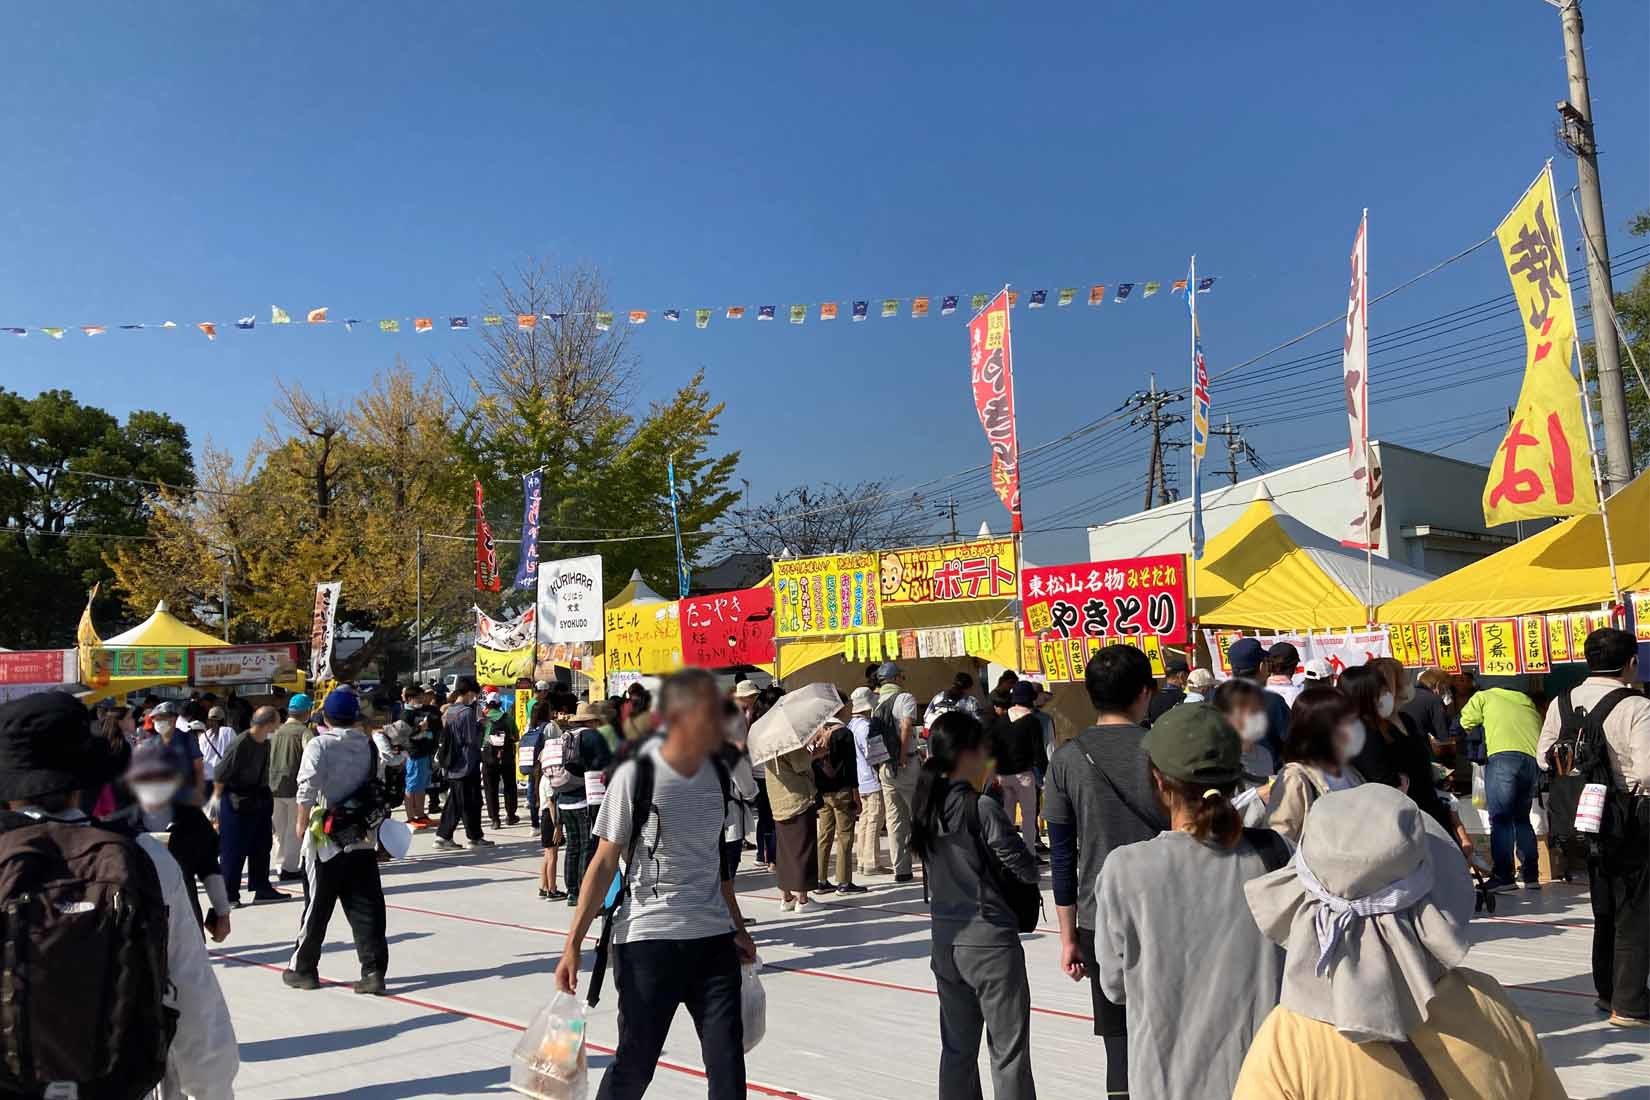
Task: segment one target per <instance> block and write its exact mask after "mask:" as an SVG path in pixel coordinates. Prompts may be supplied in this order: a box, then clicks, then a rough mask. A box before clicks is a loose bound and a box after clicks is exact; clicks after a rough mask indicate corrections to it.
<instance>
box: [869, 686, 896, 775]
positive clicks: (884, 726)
mask: <svg viewBox="0 0 1650 1100" xmlns="http://www.w3.org/2000/svg"><path fill="white" fill-rule="evenodd" d="M898 699H899V696H898V695H895V696H892V697H890V698H889V699H887V700H886V701H885V702H883V703H882V704H881V705H879V706H878V707H877V709H876V710H873V711H872V712H871V718H870V722H871V734H870V735H871V736H872V737H880V738H882V743H883V744H884V745H886V746H887V747H888V762H889V763H890V764H892V765H894V766H895V767H896V768H897V767H899V719H897V718H895V717H894V703H895V702H897V701H898Z"/></svg>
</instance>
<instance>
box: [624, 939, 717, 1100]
mask: <svg viewBox="0 0 1650 1100" xmlns="http://www.w3.org/2000/svg"><path fill="white" fill-rule="evenodd" d="M613 969H614V984H615V985H616V986H617V987H618V990H619V1046H618V1049H617V1050H615V1051H614V1052H613V1064H612V1065H610V1066H609V1067H608V1068H607V1072H606V1073H605V1074H604V1075H603V1076H602V1085H601V1088H600V1089H599V1090H597V1092H596V1100H637V1098H639V1097H640V1096H642V1095H643V1094H644V1093H646V1092H647V1086H648V1084H649V1083H650V1082H651V1081H652V1080H653V1071H654V1068H655V1067H656V1066H657V1065H658V1062H659V1054H660V1052H661V1051H663V1050H664V1048H665V1037H666V1036H667V1035H669V1033H670V1022H671V1020H672V1019H674V1018H675V1016H676V1009H677V1006H679V1005H680V1006H686V1008H687V1010H688V1015H689V1016H692V1017H693V1027H694V1030H696V1031H697V1032H698V1033H699V1053H700V1057H701V1058H702V1059H703V1060H704V1064H705V1078H706V1084H707V1087H708V1091H707V1093H706V1096H707V1100H744V1096H745V1018H744V1015H743V1013H742V1012H741V1010H740V1001H739V977H740V975H739V953H738V951H737V950H736V949H735V948H734V946H733V933H731V932H729V933H728V934H726V935H723V936H712V937H710V938H708V939H702V940H642V941H640V942H637V943H621V944H618V945H617V946H615V947H614V949H613Z"/></svg>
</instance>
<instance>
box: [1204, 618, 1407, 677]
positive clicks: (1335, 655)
mask: <svg viewBox="0 0 1650 1100" xmlns="http://www.w3.org/2000/svg"><path fill="white" fill-rule="evenodd" d="M1243 636H1244V632H1243V631H1241V630H1208V629H1205V630H1204V631H1203V639H1204V643H1205V644H1206V645H1207V646H1208V647H1209V652H1210V653H1212V654H1214V658H1215V667H1214V669H1213V670H1212V671H1213V672H1214V674H1215V679H1217V680H1229V679H1231V676H1232V670H1231V668H1230V666H1229V665H1228V664H1227V662H1226V653H1227V651H1228V650H1229V649H1231V647H1232V643H1233V642H1235V641H1237V640H1238V639H1239V638H1241V637H1243ZM1250 636H1251V637H1256V636H1257V635H1254V634H1253V633H1251V635H1250ZM1258 637H1259V639H1260V643H1261V645H1262V646H1264V647H1266V648H1268V649H1270V648H1271V647H1272V646H1274V645H1276V644H1277V643H1278V642H1288V643H1289V644H1290V645H1292V646H1294V647H1295V650H1296V652H1297V653H1298V654H1299V655H1300V660H1301V666H1300V669H1299V671H1297V673H1296V676H1297V677H1298V678H1302V679H1303V678H1304V675H1305V664H1306V662H1307V661H1311V660H1322V661H1324V662H1326V663H1327V664H1328V665H1329V670H1330V672H1331V673H1332V674H1334V675H1335V676H1339V675H1340V674H1341V673H1343V672H1345V671H1346V670H1347V669H1349V668H1355V667H1356V666H1358V665H1364V664H1368V663H1369V662H1370V661H1373V660H1374V659H1375V658H1377V657H1395V656H1397V654H1396V652H1395V651H1394V650H1393V646H1392V641H1393V640H1394V639H1396V637H1397V631H1396V630H1394V631H1393V632H1392V634H1391V635H1389V634H1388V632H1387V631H1386V630H1384V629H1382V630H1342V631H1333V632H1325V633H1307V634H1261V635H1258ZM1297 682H1299V681H1297Z"/></svg>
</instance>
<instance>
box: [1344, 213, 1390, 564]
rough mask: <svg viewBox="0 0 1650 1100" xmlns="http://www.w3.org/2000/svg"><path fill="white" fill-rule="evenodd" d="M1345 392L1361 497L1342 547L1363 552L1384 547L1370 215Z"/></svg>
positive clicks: (1350, 300)
mask: <svg viewBox="0 0 1650 1100" xmlns="http://www.w3.org/2000/svg"><path fill="white" fill-rule="evenodd" d="M1341 381H1342V385H1343V387H1344V389H1345V391H1346V426H1347V434H1348V436H1349V438H1348V441H1347V445H1346V458H1347V465H1348V466H1350V467H1351V469H1352V480H1353V482H1354V483H1355V484H1356V485H1357V487H1358V489H1359V490H1360V492H1359V493H1358V497H1357V500H1356V502H1355V503H1354V506H1353V507H1354V509H1355V510H1354V512H1353V516H1352V519H1351V521H1350V523H1349V524H1348V527H1349V528H1350V532H1351V533H1350V535H1349V536H1348V537H1347V538H1345V539H1342V540H1341V545H1343V546H1350V547H1356V548H1357V549H1359V550H1363V549H1371V550H1379V549H1380V547H1381V526H1382V511H1383V505H1384V503H1385V499H1384V498H1385V492H1384V489H1383V486H1382V484H1381V470H1380V465H1379V464H1378V463H1377V462H1376V461H1375V455H1374V453H1373V452H1372V451H1371V450H1370V447H1369V211H1368V210H1365V211H1364V216H1363V220H1362V221H1360V222H1359V223H1358V235H1357V236H1356V237H1355V238H1353V241H1352V281H1351V284H1350V286H1349V288H1348V290H1347V293H1346V343H1345V349H1344V354H1343V355H1342V358H1341Z"/></svg>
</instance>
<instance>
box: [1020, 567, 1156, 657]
mask: <svg viewBox="0 0 1650 1100" xmlns="http://www.w3.org/2000/svg"><path fill="white" fill-rule="evenodd" d="M1021 582H1022V589H1021V597H1020V604H1021V607H1022V609H1023V614H1024V616H1025V625H1026V633H1028V634H1031V635H1032V636H1034V637H1043V636H1053V637H1059V638H1105V637H1110V636H1112V635H1114V634H1115V635H1121V636H1123V637H1130V636H1138V635H1143V634H1151V635H1155V636H1157V637H1159V638H1165V639H1168V640H1170V641H1184V640H1185V639H1186V638H1187V636H1188V635H1187V631H1188V619H1187V615H1186V559H1185V557H1184V556H1183V555H1181V554H1157V555H1153V556H1150V557H1140V558H1119V559H1116V560H1114V561H1085V562H1076V563H1074V564H1072V565H1054V566H1039V567H1037V568H1035V569H1027V570H1024V571H1023V573H1022V574H1021ZM1045 657H1046V651H1045Z"/></svg>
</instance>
